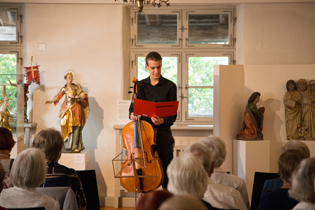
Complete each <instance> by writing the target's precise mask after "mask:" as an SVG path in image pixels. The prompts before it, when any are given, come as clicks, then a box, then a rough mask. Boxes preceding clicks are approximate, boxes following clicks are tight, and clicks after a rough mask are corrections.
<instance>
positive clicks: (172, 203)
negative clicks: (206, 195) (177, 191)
mask: <svg viewBox="0 0 315 210" xmlns="http://www.w3.org/2000/svg"><path fill="white" fill-rule="evenodd" d="M178 209H180V210H191V209H198V210H207V207H206V206H205V204H203V203H202V201H201V200H200V199H198V198H196V197H194V196H191V195H188V194H186V195H176V196H173V197H172V198H169V199H167V200H166V201H165V202H164V203H162V205H161V206H160V208H159V210H178Z"/></svg>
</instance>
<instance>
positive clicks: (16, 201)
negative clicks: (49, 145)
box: [0, 148, 59, 210]
mask: <svg viewBox="0 0 315 210" xmlns="http://www.w3.org/2000/svg"><path fill="white" fill-rule="evenodd" d="M45 175H46V164H45V154H44V153H43V152H42V151H41V150H40V149H36V148H29V149H26V150H24V151H22V152H21V153H20V154H19V155H18V156H17V157H16V159H15V161H14V163H13V166H12V170H11V173H10V178H11V182H12V184H13V185H14V187H11V188H8V189H5V190H3V191H2V192H1V195H0V206H4V207H6V208H30V207H45V209H49V210H58V209H59V202H58V201H55V200H54V199H53V198H51V197H49V196H47V195H44V194H42V193H39V192H37V191H36V187H39V186H40V185H41V184H42V183H43V182H44V181H45Z"/></svg>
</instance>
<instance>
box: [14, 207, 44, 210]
mask: <svg viewBox="0 0 315 210" xmlns="http://www.w3.org/2000/svg"><path fill="white" fill-rule="evenodd" d="M8 210H45V207H30V208H9V209H8Z"/></svg>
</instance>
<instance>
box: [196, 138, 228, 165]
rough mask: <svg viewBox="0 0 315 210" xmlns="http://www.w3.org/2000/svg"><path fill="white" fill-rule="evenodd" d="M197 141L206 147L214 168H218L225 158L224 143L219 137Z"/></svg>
mask: <svg viewBox="0 0 315 210" xmlns="http://www.w3.org/2000/svg"><path fill="white" fill-rule="evenodd" d="M199 141H200V142H202V143H204V144H205V145H207V147H208V148H209V149H210V151H211V152H212V157H213V161H214V167H215V168H218V167H220V166H221V165H222V163H223V162H224V161H225V158H226V147H225V143H224V141H223V140H222V139H221V138H220V137H218V136H213V135H210V136H208V137H205V138H202V139H200V140H199Z"/></svg>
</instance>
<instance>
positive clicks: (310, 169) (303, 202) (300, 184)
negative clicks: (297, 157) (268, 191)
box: [289, 157, 315, 209]
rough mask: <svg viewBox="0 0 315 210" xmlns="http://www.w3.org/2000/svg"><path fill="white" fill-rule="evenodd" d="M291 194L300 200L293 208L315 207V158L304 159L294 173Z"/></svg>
mask: <svg viewBox="0 0 315 210" xmlns="http://www.w3.org/2000/svg"><path fill="white" fill-rule="evenodd" d="M289 196H290V197H291V198H294V199H296V200H298V201H300V202H299V203H298V204H297V205H296V206H295V207H294V208H293V209H315V158H314V157H312V158H307V159H305V160H303V161H302V162H301V163H300V165H299V167H298V169H297V170H296V171H295V172H294V173H293V175H292V187H291V189H290V190H289Z"/></svg>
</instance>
